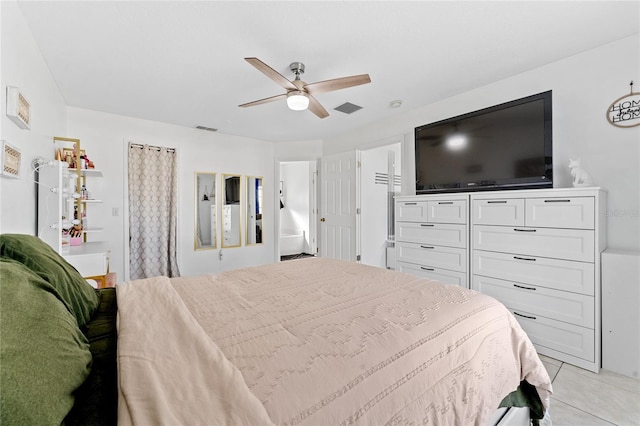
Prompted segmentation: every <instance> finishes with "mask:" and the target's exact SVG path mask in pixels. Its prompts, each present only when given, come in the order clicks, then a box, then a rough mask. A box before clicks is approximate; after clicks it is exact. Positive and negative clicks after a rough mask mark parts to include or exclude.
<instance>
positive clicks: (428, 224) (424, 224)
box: [420, 223, 435, 226]
mask: <svg viewBox="0 0 640 426" xmlns="http://www.w3.org/2000/svg"><path fill="white" fill-rule="evenodd" d="M420 226H435V225H434V224H432V223H421V224H420Z"/></svg>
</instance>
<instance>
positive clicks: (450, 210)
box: [427, 200, 467, 223]
mask: <svg viewBox="0 0 640 426" xmlns="http://www.w3.org/2000/svg"><path fill="white" fill-rule="evenodd" d="M427 207H428V210H427V221H428V222H439V223H467V202H466V201H465V200H454V201H427Z"/></svg>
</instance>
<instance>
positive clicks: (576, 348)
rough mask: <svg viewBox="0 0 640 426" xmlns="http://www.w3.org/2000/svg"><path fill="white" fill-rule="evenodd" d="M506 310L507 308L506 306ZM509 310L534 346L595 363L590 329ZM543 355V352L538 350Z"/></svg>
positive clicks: (592, 336) (593, 333) (593, 338)
mask: <svg viewBox="0 0 640 426" xmlns="http://www.w3.org/2000/svg"><path fill="white" fill-rule="evenodd" d="M507 308H509V307H508V306H507ZM509 310H510V311H511V312H512V313H513V314H514V316H515V317H516V318H517V319H518V323H520V326H521V327H522V329H523V330H524V331H525V333H527V336H529V339H530V340H531V342H532V343H533V344H534V345H536V346H542V347H543V348H549V349H551V350H553V351H557V352H563V353H565V354H568V355H572V356H575V357H578V358H581V359H584V360H586V361H590V362H594V361H595V332H594V330H592V329H590V328H585V327H580V326H578V325H574V324H567V323H565V322H562V321H556V320H552V319H548V318H544V317H536V316H535V315H534V314H532V313H530V312H526V311H518V310H517V309H510V308H509ZM539 352H540V353H544V351H543V350H539Z"/></svg>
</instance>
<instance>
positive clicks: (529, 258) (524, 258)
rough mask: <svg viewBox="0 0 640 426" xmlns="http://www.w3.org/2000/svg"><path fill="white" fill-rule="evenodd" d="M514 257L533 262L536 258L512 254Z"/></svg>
mask: <svg viewBox="0 0 640 426" xmlns="http://www.w3.org/2000/svg"><path fill="white" fill-rule="evenodd" d="M513 258H514V259H517V260H526V261H528V262H535V261H536V259H534V258H533V257H519V256H513Z"/></svg>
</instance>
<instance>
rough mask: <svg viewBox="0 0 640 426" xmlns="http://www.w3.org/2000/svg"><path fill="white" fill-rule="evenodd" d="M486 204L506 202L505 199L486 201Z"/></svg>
mask: <svg viewBox="0 0 640 426" xmlns="http://www.w3.org/2000/svg"><path fill="white" fill-rule="evenodd" d="M487 204H507V200H495V201H487Z"/></svg>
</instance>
